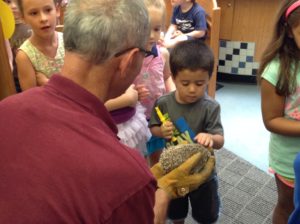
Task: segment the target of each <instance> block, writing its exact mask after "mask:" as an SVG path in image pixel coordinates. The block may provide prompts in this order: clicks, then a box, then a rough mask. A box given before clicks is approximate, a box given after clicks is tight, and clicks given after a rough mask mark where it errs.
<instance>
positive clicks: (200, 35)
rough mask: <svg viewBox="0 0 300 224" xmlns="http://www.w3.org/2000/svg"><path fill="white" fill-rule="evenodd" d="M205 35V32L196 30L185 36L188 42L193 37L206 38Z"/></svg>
mask: <svg viewBox="0 0 300 224" xmlns="http://www.w3.org/2000/svg"><path fill="white" fill-rule="evenodd" d="M205 34H206V31H205V30H194V31H192V32H189V33H185V34H184V35H186V36H187V40H188V39H189V37H192V38H201V37H204V36H205Z"/></svg>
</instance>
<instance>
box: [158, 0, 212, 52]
mask: <svg viewBox="0 0 300 224" xmlns="http://www.w3.org/2000/svg"><path fill="white" fill-rule="evenodd" d="M171 4H172V7H174V9H173V14H172V19H171V25H170V26H169V28H168V31H167V33H166V35H165V38H164V45H165V47H167V48H173V47H174V46H175V45H176V44H177V43H179V42H182V41H185V40H190V39H205V36H206V30H207V24H206V13H205V11H204V9H203V8H202V7H201V6H200V5H199V4H197V3H196V1H195V0H172V1H171Z"/></svg>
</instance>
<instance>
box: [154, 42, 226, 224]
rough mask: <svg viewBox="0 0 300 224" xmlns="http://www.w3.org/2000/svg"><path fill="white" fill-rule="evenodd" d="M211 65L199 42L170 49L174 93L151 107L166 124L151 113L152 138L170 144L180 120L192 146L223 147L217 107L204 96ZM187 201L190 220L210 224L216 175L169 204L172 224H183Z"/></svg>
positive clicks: (207, 51)
mask: <svg viewBox="0 0 300 224" xmlns="http://www.w3.org/2000/svg"><path fill="white" fill-rule="evenodd" d="M213 65H214V58H213V54H212V52H211V50H210V48H209V47H208V46H207V45H206V44H205V43H203V42H202V41H198V40H188V41H184V42H181V43H178V44H177V45H176V46H175V47H174V49H173V50H172V51H171V54H170V67H171V72H172V78H173V81H174V83H175V86H176V90H175V91H174V92H171V93H169V94H167V95H164V96H162V97H160V98H159V99H158V100H157V101H156V103H155V107H158V108H159V109H160V110H161V112H162V114H168V117H169V120H168V121H165V122H163V124H162V122H161V121H160V119H159V117H158V115H157V113H156V110H155V108H154V109H153V111H152V115H151V118H150V121H149V127H150V131H151V133H152V134H153V135H154V136H157V137H162V138H165V139H166V140H170V139H171V138H172V135H173V132H174V130H175V125H174V124H175V121H176V120H178V119H179V118H181V117H183V118H184V119H185V121H186V123H187V124H188V126H189V128H190V129H191V130H192V131H193V132H194V134H195V138H194V141H195V142H197V143H199V144H201V145H204V146H206V147H213V148H214V149H220V148H221V147H222V146H223V144H224V137H223V127H222V124H221V119H220V105H219V104H218V103H217V102H216V101H215V100H214V99H212V98H210V97H209V96H208V95H207V94H206V88H207V85H208V82H209V79H210V76H211V74H212V71H213ZM177 129H178V128H177ZM189 200H190V202H191V207H192V216H193V218H194V219H195V220H196V221H197V222H200V223H213V222H215V221H216V220H217V218H218V213H219V206H220V200H219V196H218V183H217V175H216V172H213V174H212V175H211V177H210V178H208V180H207V182H206V183H205V184H203V185H201V186H200V187H199V188H198V189H197V190H195V191H193V192H190V193H189V194H187V195H186V196H185V197H183V198H179V199H175V200H172V201H171V203H170V206H169V211H168V217H169V218H170V219H171V220H173V223H174V224H175V223H176V224H179V223H184V219H185V218H186V216H187V213H188V207H189V206H188V204H189V203H188V201H189Z"/></svg>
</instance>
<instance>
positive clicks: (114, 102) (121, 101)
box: [104, 85, 138, 111]
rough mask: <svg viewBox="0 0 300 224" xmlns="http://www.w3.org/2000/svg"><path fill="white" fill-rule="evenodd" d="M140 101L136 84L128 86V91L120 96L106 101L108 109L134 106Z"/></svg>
mask: <svg viewBox="0 0 300 224" xmlns="http://www.w3.org/2000/svg"><path fill="white" fill-rule="evenodd" d="M137 101H138V93H137V90H136V89H135V87H134V85H131V86H129V87H128V89H127V90H126V92H125V93H124V94H122V95H121V96H119V97H116V98H114V99H110V100H108V101H106V102H105V104H104V105H105V107H106V108H107V110H108V111H113V110H117V109H121V108H124V107H134V106H135V105H136V103H137Z"/></svg>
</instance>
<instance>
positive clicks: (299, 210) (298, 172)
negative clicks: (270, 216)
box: [288, 153, 300, 224]
mask: <svg viewBox="0 0 300 224" xmlns="http://www.w3.org/2000/svg"><path fill="white" fill-rule="evenodd" d="M294 170H295V188H294V206H295V209H294V211H293V213H292V214H291V216H290V218H289V222H288V224H299V223H300V153H298V154H297V156H296V159H295V161H294Z"/></svg>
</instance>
